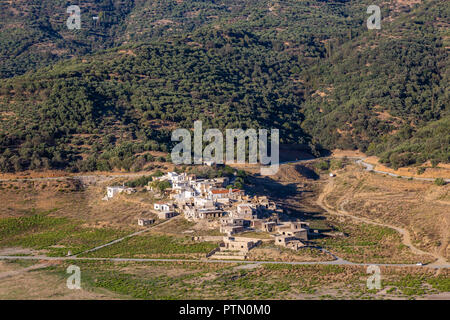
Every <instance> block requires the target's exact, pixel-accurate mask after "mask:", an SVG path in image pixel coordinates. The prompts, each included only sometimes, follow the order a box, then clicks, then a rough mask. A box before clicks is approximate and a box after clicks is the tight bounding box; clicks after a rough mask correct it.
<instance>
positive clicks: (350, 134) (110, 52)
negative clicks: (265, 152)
mask: <svg viewBox="0 0 450 320" xmlns="http://www.w3.org/2000/svg"><path fill="white" fill-rule="evenodd" d="M412 2H420V1H410V2H408V1H391V2H390V3H387V4H386V3H385V4H380V6H381V7H382V13H383V22H382V29H381V30H367V28H366V26H365V19H367V17H368V15H367V14H366V9H367V6H368V5H369V4H372V3H371V1H294V0H286V1H256V0H247V1H236V0H221V1H220V0H218V1H162V0H155V1H148V0H140V1H139V0H135V1H113V0H101V1H86V2H83V3H82V4H80V7H81V8H82V28H81V30H68V29H67V27H66V26H65V20H66V19H67V16H68V14H67V13H66V11H65V10H66V8H67V6H68V5H69V4H71V3H69V2H67V1H57V0H43V1H11V2H6V3H5V2H3V3H2V4H1V6H2V8H1V9H2V10H1V13H0V17H1V20H0V43H1V44H2V46H1V48H0V57H1V61H2V63H1V67H0V77H2V78H3V79H2V80H0V115H1V117H0V170H1V171H3V172H11V171H21V170H25V169H33V170H36V169H43V168H59V169H67V170H73V171H91V170H97V169H99V170H110V169H113V168H116V169H121V168H123V169H126V170H139V169H142V168H143V167H145V166H146V165H147V164H148V163H151V162H152V161H153V160H154V157H153V156H152V155H150V153H149V152H150V151H163V152H167V151H169V150H170V146H171V143H170V132H171V130H173V129H174V128H176V127H183V128H191V127H192V123H193V121H195V120H197V119H200V120H203V123H204V126H205V127H217V128H221V129H224V128H233V127H234V128H237V127H240V128H250V127H251V128H263V127H264V128H279V129H280V131H281V141H282V143H287V144H303V145H306V146H309V147H310V151H311V152H312V153H314V154H315V155H319V154H320V153H321V152H325V151H326V150H330V149H333V148H336V147H338V148H347V149H349V148H350V149H356V148H358V149H360V150H362V151H365V152H368V153H369V154H376V155H379V156H381V159H382V160H383V161H384V162H385V163H387V164H388V165H392V166H395V167H398V166H404V165H411V164H415V163H422V162H424V161H427V160H432V161H433V163H436V162H438V161H442V162H448V161H449V160H450V159H449V158H450V150H449V142H450V141H449V139H450V138H449V137H450V127H449V114H448V107H449V91H448V90H449V89H448V88H449V85H448V82H449V67H448V66H449V63H448V48H449V46H450V45H449V43H448V41H449V40H448V39H449V28H448V27H449V26H448V21H449V19H448V18H449V10H450V6H449V5H448V4H447V3H445V2H443V1H422V2H420V3H418V4H411V3H412ZM93 16H98V17H99V20H97V22H94V21H93V20H92V17H93ZM160 160H162V159H160Z"/></svg>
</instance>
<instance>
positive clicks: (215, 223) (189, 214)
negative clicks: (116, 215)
mask: <svg viewBox="0 0 450 320" xmlns="http://www.w3.org/2000/svg"><path fill="white" fill-rule="evenodd" d="M154 179H155V180H159V181H168V182H170V184H171V188H168V189H166V190H165V193H166V197H165V199H167V200H165V201H158V202H156V203H154V204H153V210H152V211H153V213H154V214H156V215H157V216H158V218H159V219H162V220H163V219H170V218H172V217H174V216H176V215H183V216H184V218H185V219H187V220H189V221H194V222H197V221H203V222H205V223H206V224H208V225H210V226H211V227H214V228H218V229H219V230H220V232H221V233H223V234H224V235H226V237H225V238H224V239H226V240H227V241H225V240H224V242H225V243H227V244H228V245H227V246H229V247H234V246H233V245H232V244H231V242H232V240H230V239H234V235H236V234H239V233H242V232H245V231H249V230H251V231H263V232H268V233H271V234H272V235H273V237H274V239H275V244H276V245H279V246H283V247H286V248H290V249H294V250H298V249H299V248H300V247H303V246H305V245H306V242H307V240H308V234H309V232H310V228H309V225H308V223H305V222H299V221H285V222H282V221H280V215H281V214H282V213H283V209H281V208H279V207H278V205H277V204H276V203H275V202H273V201H270V200H269V199H268V197H266V196H253V197H252V196H249V195H246V194H245V192H244V191H243V190H240V189H235V188H232V187H231V184H230V182H231V181H230V179H229V178H227V177H221V178H214V179H197V178H196V176H195V175H192V174H187V173H180V174H179V173H176V172H168V173H167V174H165V175H163V176H161V177H157V178H154ZM147 189H148V190H153V188H152V187H151V185H149V186H148V187H147ZM121 192H127V193H131V192H134V190H133V189H131V188H126V187H108V189H107V196H106V198H111V197H113V196H114V195H115V194H117V193H121ZM154 222H155V221H154V219H144V218H140V219H139V220H138V224H139V225H140V226H147V225H149V224H153V223H154ZM230 241H231V242H230ZM253 246H254V245H251V246H250V245H241V244H239V247H242V248H244V247H246V248H249V247H253Z"/></svg>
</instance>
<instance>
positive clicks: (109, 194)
mask: <svg viewBox="0 0 450 320" xmlns="http://www.w3.org/2000/svg"><path fill="white" fill-rule="evenodd" d="M134 191H135V190H134V189H133V188H128V187H125V186H114V187H107V188H106V198H107V199H111V198H113V197H114V196H115V195H116V194H119V193H122V192H126V193H128V194H131V193H132V192H134Z"/></svg>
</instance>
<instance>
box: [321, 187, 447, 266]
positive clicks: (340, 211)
mask: <svg viewBox="0 0 450 320" xmlns="http://www.w3.org/2000/svg"><path fill="white" fill-rule="evenodd" d="M333 186H334V180H333V179H330V180H329V182H328V183H327V185H326V186H325V187H324V189H323V191H322V193H321V194H320V195H319V197H318V198H317V204H318V205H319V206H320V207H321V208H323V209H324V210H326V211H327V212H328V213H330V214H333V215H337V216H341V217H349V218H352V219H354V220H356V221H360V222H364V223H367V224H372V225H377V226H381V227H387V228H390V229H394V230H396V231H397V232H399V233H400V234H401V235H402V243H403V244H404V245H405V246H407V247H409V248H410V249H411V251H412V252H413V253H415V254H422V255H431V256H433V257H434V258H435V259H436V261H435V262H433V263H431V264H430V266H448V262H447V260H446V259H445V258H444V257H443V256H441V255H439V254H437V253H432V252H425V251H423V250H421V249H419V248H417V247H415V246H414V245H413V244H412V241H411V236H410V234H409V231H408V230H406V229H403V228H400V227H397V226H393V225H390V224H386V223H381V222H376V221H373V220H370V219H367V218H362V217H357V216H354V215H352V214H351V213H350V212H348V211H347V210H345V209H344V205H345V204H346V201H345V200H344V201H343V202H341V204H340V206H339V208H336V209H334V208H333V207H332V206H330V205H329V204H328V203H327V201H326V197H327V196H328V195H329V194H330V193H331V192H332V191H333ZM347 201H348V200H347Z"/></svg>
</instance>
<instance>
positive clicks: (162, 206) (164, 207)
mask: <svg viewBox="0 0 450 320" xmlns="http://www.w3.org/2000/svg"><path fill="white" fill-rule="evenodd" d="M153 208H154V209H155V210H157V211H173V208H174V207H173V204H171V203H169V202H155V203H154V204H153Z"/></svg>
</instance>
